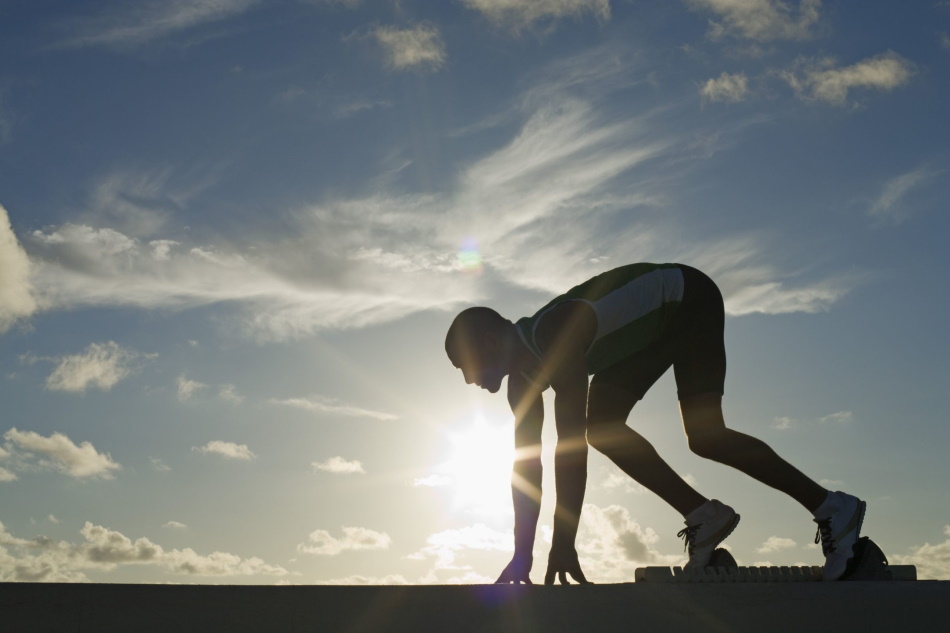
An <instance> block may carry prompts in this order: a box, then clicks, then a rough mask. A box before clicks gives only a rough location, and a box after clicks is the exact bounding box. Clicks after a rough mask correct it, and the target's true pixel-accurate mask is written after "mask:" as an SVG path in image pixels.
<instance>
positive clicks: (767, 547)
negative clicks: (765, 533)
mask: <svg viewBox="0 0 950 633" xmlns="http://www.w3.org/2000/svg"><path fill="white" fill-rule="evenodd" d="M796 545H798V544H797V543H796V542H795V541H793V540H792V539H790V538H784V537H781V536H770V537H769V538H767V539H766V540H765V543H762V545H761V546H759V547H758V548H757V549H756V550H755V551H756V552H758V553H759V554H769V553H771V552H778V551H780V550H783V549H789V548H792V547H795V546H796Z"/></svg>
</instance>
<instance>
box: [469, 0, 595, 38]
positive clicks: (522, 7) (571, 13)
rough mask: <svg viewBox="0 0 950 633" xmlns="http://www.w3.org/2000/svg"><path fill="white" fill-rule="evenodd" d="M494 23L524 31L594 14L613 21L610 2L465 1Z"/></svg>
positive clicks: (591, 0)
mask: <svg viewBox="0 0 950 633" xmlns="http://www.w3.org/2000/svg"><path fill="white" fill-rule="evenodd" d="M462 2H463V4H465V6H467V7H469V8H470V9H474V10H475V11H479V12H480V13H482V14H483V15H484V16H485V17H487V18H488V19H489V20H491V21H492V22H494V23H496V24H499V25H503V26H505V27H507V28H509V29H511V30H513V31H520V30H521V29H523V28H526V27H530V26H531V25H533V24H535V23H537V22H543V21H548V20H560V19H563V18H579V17H581V16H582V15H585V14H593V15H594V16H596V17H597V18H599V19H601V20H609V19H610V0H462Z"/></svg>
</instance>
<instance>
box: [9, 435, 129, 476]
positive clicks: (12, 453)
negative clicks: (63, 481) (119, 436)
mask: <svg viewBox="0 0 950 633" xmlns="http://www.w3.org/2000/svg"><path fill="white" fill-rule="evenodd" d="M3 439H4V440H5V442H6V443H5V446H4V448H3V449H0V453H2V454H0V457H3V458H5V459H9V460H10V461H11V462H12V464H11V468H14V469H15V470H25V471H29V470H54V471H58V472H61V473H63V474H66V475H69V476H70V477H73V478H75V479H112V477H113V472H114V471H116V470H119V469H121V468H122V466H120V465H119V464H118V463H117V462H115V461H113V459H112V456H111V455H109V454H108V453H100V452H99V451H97V450H96V448H95V447H94V446H93V445H92V444H91V443H90V442H82V443H80V444H76V443H74V442H73V441H72V440H70V439H69V438H68V437H67V436H66V435H64V434H62V433H53V434H51V435H50V436H48V437H47V436H44V435H40V434H39V433H36V432H34V431H20V430H18V429H17V428H12V429H10V430H9V431H7V432H6V433H4V434H3ZM6 472H7V473H10V474H11V475H12V479H7V480H8V481H12V480H13V479H16V475H15V474H12V473H11V471H6Z"/></svg>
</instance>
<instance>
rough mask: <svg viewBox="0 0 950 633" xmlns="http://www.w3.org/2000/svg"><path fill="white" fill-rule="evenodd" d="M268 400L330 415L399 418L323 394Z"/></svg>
mask: <svg viewBox="0 0 950 633" xmlns="http://www.w3.org/2000/svg"><path fill="white" fill-rule="evenodd" d="M269 402H270V403H271V404H278V405H282V406H285V407H294V408H296V409H303V410H304V411H315V412H318V413H329V414H332V415H343V416H347V417H358V418H373V419H374V420H384V421H388V420H398V419H399V416H396V415H393V414H391V413H384V412H382V411H372V410H370V409H363V408H360V407H354V406H352V405H348V404H343V403H340V402H339V401H338V400H336V399H333V398H325V397H323V396H311V397H309V398H285V399H283V400H281V399H277V398H271V399H270V400H269Z"/></svg>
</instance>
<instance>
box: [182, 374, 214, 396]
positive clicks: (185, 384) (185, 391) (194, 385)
mask: <svg viewBox="0 0 950 633" xmlns="http://www.w3.org/2000/svg"><path fill="white" fill-rule="evenodd" d="M177 385H178V401H179V402H187V401H189V400H191V397H192V396H193V395H195V393H196V392H198V391H200V390H202V389H206V388H207V387H208V385H206V384H204V383H203V382H198V381H197V380H189V379H188V378H185V375H184V374H182V375H181V376H179V377H178V380H177Z"/></svg>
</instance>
